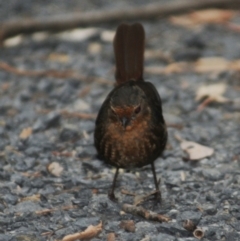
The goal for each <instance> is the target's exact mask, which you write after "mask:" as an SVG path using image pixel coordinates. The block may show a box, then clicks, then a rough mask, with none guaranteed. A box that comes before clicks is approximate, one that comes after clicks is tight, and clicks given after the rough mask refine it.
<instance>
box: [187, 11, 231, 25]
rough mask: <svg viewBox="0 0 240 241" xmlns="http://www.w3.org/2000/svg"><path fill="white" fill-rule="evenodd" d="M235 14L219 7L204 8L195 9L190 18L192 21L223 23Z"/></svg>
mask: <svg viewBox="0 0 240 241" xmlns="http://www.w3.org/2000/svg"><path fill="white" fill-rule="evenodd" d="M234 15H235V12H234V11H231V10H221V9H206V10H200V11H195V12H193V13H191V14H190V18H192V19H193V21H194V22H196V23H200V24H205V23H224V22H227V21H229V20H231V18H233V16H234Z"/></svg>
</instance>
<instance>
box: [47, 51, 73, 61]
mask: <svg viewBox="0 0 240 241" xmlns="http://www.w3.org/2000/svg"><path fill="white" fill-rule="evenodd" d="M48 60H49V61H52V62H59V63H67V62H69V56H68V55H67V54H60V53H51V54H49V56H48Z"/></svg>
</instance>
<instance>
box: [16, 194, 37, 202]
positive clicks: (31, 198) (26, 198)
mask: <svg viewBox="0 0 240 241" xmlns="http://www.w3.org/2000/svg"><path fill="white" fill-rule="evenodd" d="M40 198H41V195H40V194H34V195H32V196H29V197H24V198H21V200H20V201H21V202H26V201H32V202H39V201H40Z"/></svg>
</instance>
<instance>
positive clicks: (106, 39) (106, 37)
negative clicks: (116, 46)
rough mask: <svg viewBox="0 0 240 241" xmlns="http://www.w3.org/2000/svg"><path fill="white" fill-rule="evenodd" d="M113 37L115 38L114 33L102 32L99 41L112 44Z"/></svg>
mask: <svg viewBox="0 0 240 241" xmlns="http://www.w3.org/2000/svg"><path fill="white" fill-rule="evenodd" d="M114 36H115V31H108V30H106V31H103V32H102V33H101V36H100V37H101V40H102V41H104V42H110V43H111V42H113V39H114Z"/></svg>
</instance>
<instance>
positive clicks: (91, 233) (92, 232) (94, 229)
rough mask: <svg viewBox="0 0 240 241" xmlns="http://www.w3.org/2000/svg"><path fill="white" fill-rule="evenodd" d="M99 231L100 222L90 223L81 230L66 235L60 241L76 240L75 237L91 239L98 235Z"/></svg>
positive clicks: (100, 230) (100, 228)
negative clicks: (96, 223) (94, 224)
mask: <svg viewBox="0 0 240 241" xmlns="http://www.w3.org/2000/svg"><path fill="white" fill-rule="evenodd" d="M101 232H102V222H100V223H99V224H98V225H96V226H93V225H90V226H89V227H88V228H87V229H86V230H84V231H83V232H80V233H74V234H69V235H66V236H65V237H64V238H63V239H62V241H74V240H77V239H80V240H85V239H86V240H91V239H92V238H94V237H96V236H98V235H99V234H100V233H101Z"/></svg>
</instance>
